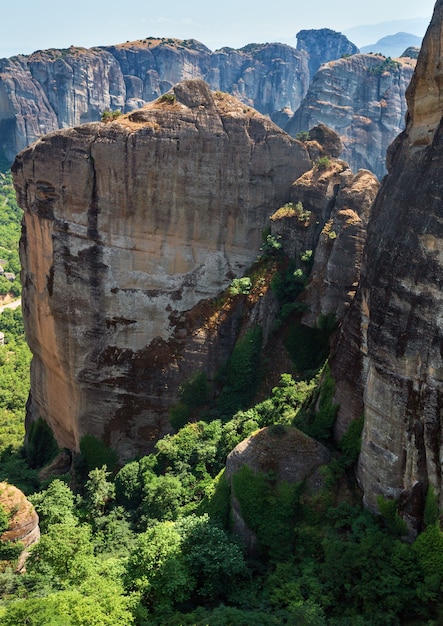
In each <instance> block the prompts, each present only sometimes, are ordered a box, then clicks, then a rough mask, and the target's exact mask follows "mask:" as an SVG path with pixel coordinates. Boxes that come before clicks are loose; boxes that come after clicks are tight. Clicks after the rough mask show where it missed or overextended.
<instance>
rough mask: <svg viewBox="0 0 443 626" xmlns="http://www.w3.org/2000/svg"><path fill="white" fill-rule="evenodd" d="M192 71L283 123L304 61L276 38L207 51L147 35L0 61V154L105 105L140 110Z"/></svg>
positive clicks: (300, 85) (304, 73)
mask: <svg viewBox="0 0 443 626" xmlns="http://www.w3.org/2000/svg"><path fill="white" fill-rule="evenodd" d="M196 77H199V78H202V79H204V80H205V81H206V82H208V84H210V86H211V88H212V89H214V90H220V91H223V92H228V93H231V94H233V95H235V96H236V97H237V98H239V99H240V100H241V101H242V102H243V103H244V105H245V106H250V107H254V108H255V109H257V110H259V111H261V112H262V113H264V114H267V115H269V116H271V117H272V118H274V117H275V118H276V119H282V120H283V121H284V123H286V122H287V121H288V119H289V117H291V116H292V115H293V113H294V111H296V110H297V108H298V106H299V105H300V102H301V100H302V98H303V96H304V95H305V94H306V91H307V88H308V83H309V72H308V60H307V56H306V54H304V53H301V52H298V51H297V50H295V49H294V48H291V47H290V46H287V45H284V44H278V43H274V44H253V45H250V46H247V47H245V48H242V49H241V50H233V49H232V48H223V49H222V50H217V51H216V52H211V50H209V48H207V47H206V46H204V45H203V44H201V43H199V42H198V41H195V40H193V39H190V40H186V41H182V40H179V39H154V38H153V37H150V38H147V39H145V40H140V41H132V42H126V43H124V44H118V45H115V46H108V47H96V48H89V49H86V48H80V47H74V46H71V47H70V48H68V49H64V50H56V49H50V50H38V51H36V52H34V53H33V54H31V55H29V56H19V57H13V58H12V59H0V131H1V135H2V150H4V156H5V158H6V159H7V160H10V161H11V162H12V161H13V160H14V158H15V155H16V154H17V152H19V151H20V150H22V149H23V148H24V147H25V146H27V145H29V144H30V143H32V142H33V141H35V140H36V139H37V138H38V137H41V136H42V135H44V134H45V133H48V132H50V131H53V130H55V129H57V128H67V127H69V126H76V125H79V124H83V123H86V122H94V121H98V120H100V118H101V115H102V113H103V112H104V111H105V110H106V109H112V110H117V109H121V110H122V111H124V112H129V111H132V110H136V109H139V108H140V107H142V106H144V105H145V104H147V103H148V102H151V101H153V100H155V99H157V98H158V97H159V96H160V95H162V94H163V93H165V92H167V91H168V90H170V89H171V88H172V87H173V86H174V85H175V84H177V83H178V82H180V81H183V80H190V79H193V78H196ZM282 111H285V113H284V114H283V117H282V113H281V112H282Z"/></svg>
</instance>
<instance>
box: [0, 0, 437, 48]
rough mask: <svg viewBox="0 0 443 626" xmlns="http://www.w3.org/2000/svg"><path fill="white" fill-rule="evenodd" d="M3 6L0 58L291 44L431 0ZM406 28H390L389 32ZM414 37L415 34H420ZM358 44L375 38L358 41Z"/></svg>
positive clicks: (414, 12) (99, 0)
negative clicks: (156, 44)
mask: <svg viewBox="0 0 443 626" xmlns="http://www.w3.org/2000/svg"><path fill="white" fill-rule="evenodd" d="M7 4H8V6H7V8H6V7H5V8H4V9H3V11H2V18H1V39H0V57H4V56H12V55H13V54H18V53H23V54H28V53H30V52H33V51H34V50H39V49H44V48H50V47H53V48H67V47H69V46H70V45H78V46H84V47H87V48H89V47H91V46H100V45H109V44H114V43H121V42H124V41H132V40H134V39H143V38H145V37H149V36H155V37H157V36H158V37H178V38H181V39H189V38H194V39H198V40H199V41H201V42H202V43H204V44H205V45H207V46H208V47H209V48H211V49H212V50H215V49H217V48H221V47H223V46H231V47H234V48H238V47H241V46H243V45H246V44H247V43H251V42H256V43H264V42H267V41H283V42H284V43H290V44H292V45H295V35H296V33H297V32H298V31H299V30H301V29H305V28H332V29H333V30H338V31H341V32H343V31H345V30H347V29H349V28H352V27H355V26H360V25H371V24H377V23H379V22H386V21H391V20H409V19H412V18H418V17H421V18H427V19H428V21H429V19H430V17H431V15H432V11H433V7H434V0H420V2H417V0H371V1H370V2H369V3H368V2H367V0H365V2H363V1H357V0H349V1H348V0H303V1H300V0H273V1H272V0H271V1H269V2H267V3H266V4H262V3H258V2H250V1H249V0H241V1H239V0H222V1H219V2H217V3H214V2H211V1H210V0H205V1H201V0H200V1H197V0H186V1H185V2H183V0H168V1H167V2H156V3H153V2H151V1H149V0H148V1H146V0H144V1H139V0H130V2H127V3H124V2H122V1H121V0H119V1H118V2H117V1H115V0H106V1H103V0H76V2H72V3H68V2H66V3H62V2H60V0H38V2H36V1H35V0H22V1H21V2H20V3H17V4H16V5H14V3H13V2H8V3H7ZM398 30H407V32H413V31H412V30H411V28H408V23H406V22H405V28H404V29H403V28H398V29H397V27H394V31H393V32H398ZM417 34H418V33H417ZM355 43H357V45H365V44H366V43H373V41H372V40H371V41H355Z"/></svg>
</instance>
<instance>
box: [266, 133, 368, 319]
mask: <svg viewBox="0 0 443 626" xmlns="http://www.w3.org/2000/svg"><path fill="white" fill-rule="evenodd" d="M309 143H311V142H308V149H309ZM310 151H311V150H310ZM378 189H379V182H378V180H377V178H376V176H375V175H374V174H372V173H371V172H368V171H367V170H360V171H359V172H357V174H353V172H352V171H351V169H350V168H349V166H348V164H347V163H346V162H345V161H341V160H337V159H331V160H330V161H329V162H328V164H327V165H324V166H314V167H313V168H312V169H311V170H309V171H308V172H305V173H304V174H303V175H302V176H301V177H300V178H299V179H298V180H296V181H295V182H294V184H293V185H292V187H291V201H292V206H291V207H286V208H285V207H283V208H282V209H280V210H279V211H277V212H276V213H275V214H274V215H273V216H272V217H271V224H272V226H271V232H272V234H273V235H274V236H276V237H278V238H279V240H280V241H281V243H282V245H283V249H284V250H285V252H286V254H288V255H289V257H291V258H294V259H295V260H296V264H297V268H298V269H299V270H300V271H302V272H303V274H304V275H305V276H306V275H307V274H308V273H309V272H310V276H309V282H308V285H307V288H306V290H305V291H304V293H303V294H302V296H301V297H302V299H303V302H304V303H305V305H306V307H307V312H306V313H305V314H304V315H303V323H304V324H306V325H308V326H316V325H317V323H318V320H319V318H320V316H324V315H330V316H334V317H335V318H336V319H337V321H341V320H342V319H343V318H344V316H345V314H346V313H347V310H348V308H349V305H350V303H351V302H352V300H353V298H354V296H355V292H356V289H357V285H358V281H359V278H360V268H361V259H362V255H363V247H364V244H365V241H366V230H367V224H368V220H369V214H370V208H371V205H372V202H373V200H374V198H375V196H376V194H377V191H378ZM299 203H301V206H300V204H299Z"/></svg>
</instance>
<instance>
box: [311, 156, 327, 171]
mask: <svg viewBox="0 0 443 626" xmlns="http://www.w3.org/2000/svg"><path fill="white" fill-rule="evenodd" d="M330 165H331V159H330V158H329V157H328V156H322V157H319V158H318V159H317V160H316V161H315V163H314V167H316V168H317V169H319V170H326V169H328V167H329V166H330Z"/></svg>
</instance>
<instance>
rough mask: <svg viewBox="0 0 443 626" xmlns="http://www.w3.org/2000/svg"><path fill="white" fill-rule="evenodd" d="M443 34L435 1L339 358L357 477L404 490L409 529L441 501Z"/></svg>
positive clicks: (343, 420) (390, 494)
mask: <svg viewBox="0 0 443 626" xmlns="http://www.w3.org/2000/svg"><path fill="white" fill-rule="evenodd" d="M442 43H443V0H438V2H437V3H436V6H435V11H434V16H433V19H432V22H431V25H430V27H429V29H428V32H427V34H426V37H425V40H424V43H423V46H422V49H421V52H420V55H419V58H418V61H417V67H416V70H415V73H414V76H413V79H412V82H411V86H410V88H409V90H408V93H407V100H408V116H407V126H406V129H405V131H404V132H403V133H402V134H401V135H400V136H399V138H398V139H397V140H396V141H395V142H394V144H393V145H392V147H391V149H390V154H389V159H388V163H389V175H388V176H387V178H386V179H385V181H384V183H383V185H382V188H381V190H380V192H379V194H378V196H377V199H376V201H375V204H374V207H373V210H372V218H371V221H370V225H369V229H368V240H367V245H366V250H365V255H364V262H363V266H362V276H361V284H360V287H359V290H358V293H357V296H356V298H355V300H354V305H353V306H352V307H351V312H350V315H349V316H348V317H347V319H346V322H345V324H344V325H343V327H342V334H341V337H340V340H339V342H338V346H337V349H336V352H335V358H334V360H333V363H332V366H333V372H334V377H335V380H336V396H337V397H336V399H337V400H338V401H339V402H340V404H341V407H340V412H339V419H338V423H337V430H338V433H340V432H343V431H344V430H345V429H346V427H347V424H348V423H349V420H350V419H352V418H353V417H358V416H359V415H361V413H362V412H364V416H365V426H364V431H363V441H362V450H361V455H360V460H359V468H358V476H359V480H360V483H361V485H362V488H363V490H364V497H365V501H366V504H367V506H369V507H370V508H372V509H375V508H376V506H377V497H378V496H380V495H381V496H383V497H385V498H394V499H398V501H399V506H400V509H401V511H402V514H403V516H404V517H405V519H406V520H407V521H408V524H409V526H410V528H411V530H412V532H417V531H418V530H419V529H420V523H421V519H422V514H423V501H424V496H425V494H426V490H427V488H428V486H429V485H432V487H433V488H434V490H435V492H436V493H437V494H438V496H439V499H440V507H441V506H442V503H443V490H442V477H443V466H442V458H443V454H442V453H443V449H442V416H443V361H442V355H443V350H442V345H443V321H442V320H443V299H442V290H441V276H442V271H443V267H442V264H443V227H442V222H441V205H442V196H443V186H442V179H441V167H442V163H443V130H442V123H441V122H442V120H443V109H442V104H441V103H442V95H443V93H442V80H441V47H442Z"/></svg>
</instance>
